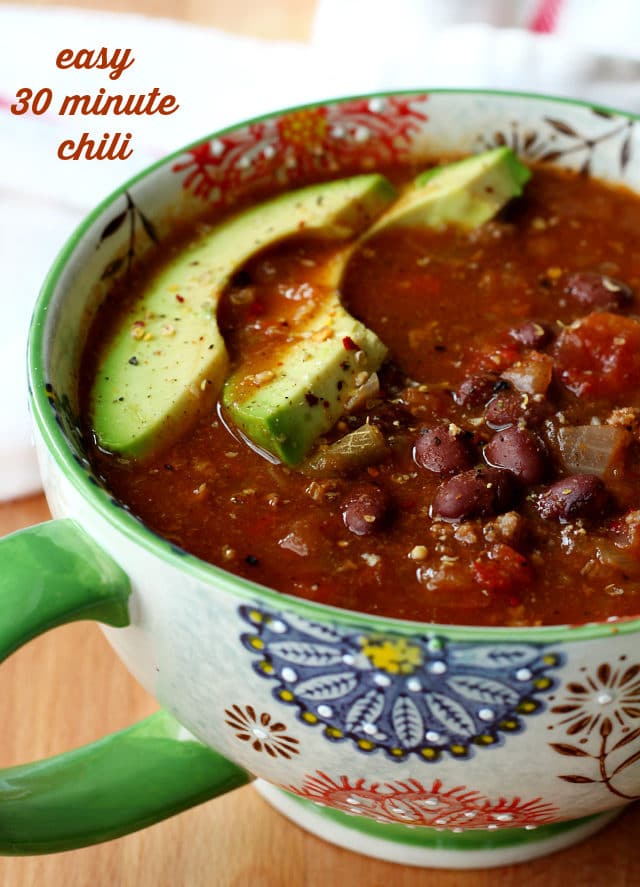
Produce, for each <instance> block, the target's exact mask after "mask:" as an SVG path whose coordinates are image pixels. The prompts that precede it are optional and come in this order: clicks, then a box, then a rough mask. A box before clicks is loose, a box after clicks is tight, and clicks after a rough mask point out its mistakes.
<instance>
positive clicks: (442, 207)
mask: <svg viewBox="0 0 640 887" xmlns="http://www.w3.org/2000/svg"><path fill="white" fill-rule="evenodd" d="M530 175H531V174H530V172H529V170H528V169H527V167H526V166H523V165H522V164H521V163H520V162H519V161H518V159H517V158H516V156H515V155H514V154H513V152H512V151H511V150H510V149H509V148H498V149H496V150H493V151H487V152H485V153H484V154H478V155H476V156H474V157H469V158H468V159H466V160H462V161H460V162H457V163H451V164H447V165H446V166H441V167H436V168H435V169H430V170H428V171H427V172H424V173H422V174H421V175H420V176H418V178H417V179H416V180H415V181H414V182H413V184H412V185H411V186H410V188H409V189H408V190H407V191H405V192H404V194H402V195H401V196H400V197H399V198H398V200H397V201H396V202H395V203H394V204H393V205H392V206H391V207H390V208H389V209H388V210H387V211H386V212H385V213H383V214H382V215H381V216H380V217H379V218H378V221H377V222H376V223H375V224H374V225H373V227H371V228H369V229H368V230H367V231H365V232H364V234H363V235H362V236H361V238H360V240H359V241H358V242H357V243H354V244H352V245H351V247H350V248H348V249H345V250H342V252H341V253H340V254H339V255H338V256H337V257H336V258H335V259H334V260H333V262H332V263H331V267H330V268H328V269H327V280H326V283H327V285H328V286H329V289H330V292H331V295H330V297H329V298H328V299H327V300H326V302H325V303H323V305H322V307H321V309H320V310H319V311H318V312H317V313H316V314H315V315H314V316H313V317H312V319H311V321H310V322H305V325H304V327H299V328H297V329H296V331H295V334H296V339H295V340H294V342H293V343H291V344H290V345H288V346H287V348H286V349H285V350H284V351H281V352H280V351H279V352H278V353H277V355H274V360H273V367H272V369H271V371H270V372H269V373H267V374H266V376H267V377H266V379H265V378H263V377H264V376H265V374H264V373H262V374H259V375H258V377H256V382H255V383H254V384H251V382H250V381H248V377H247V376H246V375H245V374H244V373H243V372H242V371H238V372H237V373H234V374H233V375H232V376H231V377H230V378H229V380H228V381H227V383H226V384H225V387H224V390H223V404H224V406H225V408H226V410H227V412H228V414H229V415H230V416H231V418H232V419H233V421H234V422H235V424H236V425H237V426H238V427H239V428H240V430H241V431H242V432H243V433H244V434H245V435H246V437H247V438H249V440H250V441H252V443H253V444H255V445H256V446H258V447H260V448H261V449H262V450H266V451H267V452H269V453H272V454H273V455H275V456H277V457H278V458H279V459H281V460H282V461H283V462H285V463H287V464H289V465H296V464H298V463H299V462H301V461H302V460H303V459H304V457H305V456H306V455H307V453H308V452H309V450H310V449H311V448H312V447H313V445H314V443H315V442H316V440H317V439H318V438H319V437H320V436H321V435H322V434H324V433H325V432H327V431H328V430H329V429H330V428H331V427H332V426H333V425H334V424H335V422H336V421H337V419H338V418H339V417H340V416H341V415H342V414H343V413H344V405H345V403H346V402H347V401H348V400H349V398H350V397H351V396H352V395H353V394H354V393H355V391H356V389H357V387H358V384H362V380H363V379H365V377H366V376H368V375H369V374H371V373H373V372H375V371H376V370H377V369H378V368H379V367H380V365H381V363H382V362H383V360H384V358H385V356H386V348H385V346H384V345H383V344H382V342H381V341H380V340H379V339H378V337H377V336H376V335H375V334H374V333H372V332H371V330H369V329H367V328H366V327H365V326H364V325H363V324H361V323H360V322H359V321H357V320H356V319H355V318H353V317H352V316H351V315H350V314H349V313H348V312H347V311H346V310H345V309H344V308H343V307H342V306H341V304H340V293H339V286H340V281H341V279H342V276H343V273H344V269H345V268H346V265H347V263H348V261H349V258H350V256H351V254H352V253H353V251H354V249H356V248H357V246H358V243H362V242H363V241H364V240H366V239H367V238H368V237H369V236H371V235H373V234H376V233H380V232H381V231H384V230H387V229H389V228H394V227H396V226H399V225H403V226H404V225H411V226H414V227H436V226H440V225H444V224H456V225H458V226H462V227H468V228H473V227H476V226H477V225H480V224H482V223H483V222H485V221H487V220H488V219H490V218H492V217H493V216H494V215H495V213H496V212H497V211H498V210H499V209H500V208H501V207H502V206H503V205H504V204H505V203H506V202H507V200H508V199H509V198H510V197H511V196H515V195H517V194H520V193H522V185H523V184H524V182H526V181H527V179H528V178H529V176H530ZM323 329H325V330H330V331H331V336H330V338H327V339H326V340H325V341H318V340H319V335H318V333H319V331H321V330H323ZM349 340H351V341H352V342H354V343H356V344H357V345H358V347H359V349H361V352H362V353H361V354H360V355H358V363H356V355H355V354H354V353H353V351H348V350H347V349H346V348H345V345H344V342H345V341H349Z"/></svg>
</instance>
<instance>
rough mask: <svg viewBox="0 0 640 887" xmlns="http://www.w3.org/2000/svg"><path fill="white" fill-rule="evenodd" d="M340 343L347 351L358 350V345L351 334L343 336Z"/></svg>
mask: <svg viewBox="0 0 640 887" xmlns="http://www.w3.org/2000/svg"><path fill="white" fill-rule="evenodd" d="M342 344H343V345H344V347H345V348H346V349H347V351H360V346H359V345H356V343H355V342H354V341H353V339H352V338H351V336H345V337H344V338H343V340H342Z"/></svg>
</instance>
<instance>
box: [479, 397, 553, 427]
mask: <svg viewBox="0 0 640 887" xmlns="http://www.w3.org/2000/svg"><path fill="white" fill-rule="evenodd" d="M548 411H549V406H548V404H546V402H544V401H537V400H534V399H533V397H532V395H530V394H523V393H522V392H521V391H514V390H513V389H510V390H508V391H501V392H499V393H498V394H496V395H495V396H494V397H492V398H491V400H490V401H489V403H488V404H487V406H486V409H485V413H484V415H485V419H486V420H487V425H488V426H489V428H493V429H494V430H496V431H499V430H501V429H503V428H507V427H508V426H509V425H516V424H517V423H518V422H519V421H520V420H521V419H524V421H525V422H527V423H528V424H531V425H536V424H538V423H540V422H541V421H542V420H543V419H544V417H545V415H546V414H547V412H548Z"/></svg>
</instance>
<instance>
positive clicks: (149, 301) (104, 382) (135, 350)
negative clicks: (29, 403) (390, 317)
mask: <svg viewBox="0 0 640 887" xmlns="http://www.w3.org/2000/svg"><path fill="white" fill-rule="evenodd" d="M395 195H396V192H395V189H394V187H393V186H392V185H391V184H390V182H389V181H388V180H387V179H386V178H385V177H384V176H382V175H378V174H367V175H359V176H353V177H351V178H345V179H339V180H336V181H333V182H325V183H321V184H316V185H311V186H309V187H306V188H301V189H299V190H296V191H292V192H289V193H285V194H281V195H279V196H277V197H274V198H272V199H271V200H267V201H265V202H264V203H261V204H258V205H257V206H254V207H251V208H249V209H247V210H244V211H243V212H240V213H238V214H237V215H236V216H233V217H232V218H230V219H228V220H226V221H224V222H222V223H221V224H220V225H218V226H217V227H215V228H213V229H212V230H209V231H208V232H207V233H205V234H204V235H202V236H200V237H199V238H198V239H197V240H196V241H195V242H194V243H192V244H191V245H190V246H189V247H188V248H186V249H185V250H183V251H182V252H180V254H179V255H177V256H176V257H175V258H173V259H171V261H170V262H168V263H167V264H166V265H164V266H163V267H162V268H161V269H160V270H159V271H158V272H157V273H156V274H155V275H154V276H153V278H152V279H151V280H150V282H149V284H148V285H147V287H146V290H145V292H144V294H143V296H142V299H141V300H138V301H136V303H135V305H134V306H133V307H132V309H131V311H130V312H129V313H128V314H127V316H126V317H125V318H123V320H122V322H121V323H120V324H119V326H118V329H117V331H116V333H115V336H114V338H113V339H112V341H111V342H110V343H109V345H108V347H107V348H105V350H104V353H103V355H102V357H101V358H100V360H99V364H98V369H97V372H96V376H95V381H94V384H93V388H92V391H91V394H90V410H91V415H92V421H93V428H94V431H95V434H96V437H97V441H98V444H99V445H100V446H101V447H102V448H104V449H106V450H109V451H111V452H115V453H119V454H121V455H123V456H133V457H144V456H146V455H148V454H149V453H150V452H152V451H156V450H158V449H159V448H161V447H163V446H165V445H168V444H169V443H170V442H171V441H172V440H173V439H175V437H177V436H178V435H179V434H180V433H181V432H183V431H184V430H185V428H187V427H188V426H189V424H190V423H191V422H192V421H194V420H195V419H196V417H197V416H198V415H199V414H201V413H202V412H203V411H205V410H208V409H211V408H212V407H213V404H214V402H215V399H216V397H217V396H218V394H219V391H220V389H221V387H222V384H223V382H224V379H225V376H226V375H227V371H228V365H229V361H228V355H227V350H226V347H225V344H224V341H223V339H222V336H221V335H220V331H219V329H218V326H217V323H216V311H217V307H218V301H219V298H220V295H221V293H222V291H223V290H224V288H225V286H226V285H227V283H228V281H229V279H230V278H231V276H232V275H233V274H234V273H235V272H236V271H237V270H238V269H239V268H241V267H242V265H244V264H245V262H246V261H247V260H248V259H249V258H251V256H253V255H255V254H256V253H257V252H259V251H260V250H262V249H264V248H265V247H267V246H272V245H274V244H275V243H277V242H278V241H280V240H283V239H284V238H287V237H291V236H293V235H300V234H304V235H305V236H311V235H312V236H318V237H322V238H326V239H335V240H338V241H340V240H347V239H349V238H353V237H355V236H356V235H358V234H360V232H362V231H363V230H364V229H366V228H367V226H369V225H370V224H371V223H372V221H373V220H374V219H375V218H377V216H378V215H379V214H380V213H381V212H382V211H383V210H384V209H385V208H386V207H387V206H388V205H389V203H390V202H391V201H392V200H393V199H394V197H395ZM347 326H348V325H347ZM347 326H345V327H344V328H345V329H346V328H347ZM341 328H342V327H341ZM358 334H359V331H358Z"/></svg>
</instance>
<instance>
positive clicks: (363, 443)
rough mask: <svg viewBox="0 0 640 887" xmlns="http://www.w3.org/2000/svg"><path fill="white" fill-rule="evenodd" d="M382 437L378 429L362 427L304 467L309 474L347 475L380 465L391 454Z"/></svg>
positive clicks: (313, 458)
mask: <svg viewBox="0 0 640 887" xmlns="http://www.w3.org/2000/svg"><path fill="white" fill-rule="evenodd" d="M388 452H389V451H388V448H387V443H386V441H385V439H384V435H383V433H382V432H381V431H380V429H379V428H378V427H377V426H376V425H362V426H361V427H360V428H357V429H356V430H355V431H351V432H350V433H349V434H345V436H344V437H341V438H340V440H337V441H336V442H335V443H333V444H330V445H329V446H328V447H323V448H321V449H319V450H318V452H317V453H315V454H314V455H313V456H312V457H311V458H310V459H309V461H308V462H307V463H306V464H305V465H303V466H302V470H303V471H306V472H309V473H310V474H316V475H320V476H331V475H335V474H346V473H348V472H350V471H357V470H358V469H359V468H366V467H367V466H368V465H374V464H375V463H376V462H381V461H382V460H383V459H384V458H385V456H386V455H387V453H388Z"/></svg>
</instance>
